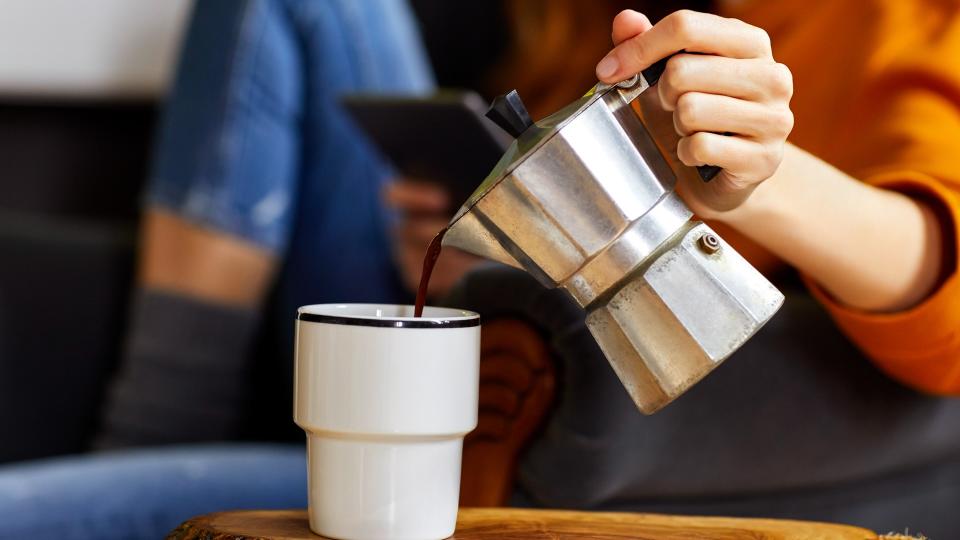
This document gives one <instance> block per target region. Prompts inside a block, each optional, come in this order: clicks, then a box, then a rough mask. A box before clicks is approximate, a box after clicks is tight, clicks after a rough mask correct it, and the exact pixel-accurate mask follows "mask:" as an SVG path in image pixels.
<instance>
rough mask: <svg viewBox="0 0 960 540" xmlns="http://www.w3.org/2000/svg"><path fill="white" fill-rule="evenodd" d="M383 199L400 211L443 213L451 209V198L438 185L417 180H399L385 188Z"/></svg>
mask: <svg viewBox="0 0 960 540" xmlns="http://www.w3.org/2000/svg"><path fill="white" fill-rule="evenodd" d="M383 199H384V202H386V204H387V205H388V206H391V207H393V208H396V209H399V210H406V211H419V212H443V211H446V210H448V209H449V205H450V197H449V196H448V195H447V192H446V191H445V190H444V189H443V188H441V187H440V186H438V185H436V184H432V183H429V182H419V181H415V180H398V181H396V182H391V183H389V184H387V185H386V186H385V187H384V190H383Z"/></svg>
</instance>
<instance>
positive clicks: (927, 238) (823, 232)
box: [710, 144, 943, 311]
mask: <svg viewBox="0 0 960 540" xmlns="http://www.w3.org/2000/svg"><path fill="white" fill-rule="evenodd" d="M710 217H712V218H714V219H717V220H719V221H722V222H725V223H727V224H728V225H730V226H732V227H733V228H735V229H737V230H738V231H739V232H741V233H742V234H744V235H745V236H747V237H749V238H751V239H752V240H754V241H756V242H757V243H759V244H760V245H762V246H764V247H765V248H767V249H768V250H770V251H771V252H773V253H774V254H776V255H777V256H778V257H780V258H782V259H783V260H785V261H786V262H788V263H790V264H791V265H793V266H794V267H796V268H798V269H799V270H800V271H802V272H804V273H805V274H807V275H808V276H810V277H811V278H813V279H814V280H815V281H817V282H818V283H819V284H820V285H822V286H823V287H824V288H825V289H826V290H827V291H828V292H829V293H830V294H831V295H833V296H834V298H836V299H837V300H838V301H840V302H842V303H844V304H846V305H848V306H851V307H854V308H858V309H863V310H868V311H897V310H903V309H906V308H909V307H911V306H913V305H915V304H917V303H919V302H920V301H921V300H923V299H924V298H925V297H926V296H928V295H929V294H930V292H931V291H932V290H933V289H934V288H935V287H936V285H937V279H938V277H939V274H940V268H941V258H942V256H943V254H942V247H941V246H942V244H941V235H942V232H941V230H940V224H939V222H938V221H937V218H936V216H935V215H934V213H933V212H932V211H931V210H930V209H929V208H927V207H926V206H925V205H923V204H922V203H920V202H918V201H916V200H913V199H911V198H909V197H907V196H906V195H902V194H899V193H896V192H892V191H887V190H882V189H878V188H875V187H872V186H868V185H866V184H864V183H862V182H859V181H858V180H856V179H854V178H851V177H850V176H848V175H846V174H844V173H843V172H841V171H839V170H837V169H835V168H833V167H832V166H830V165H828V164H827V163H825V162H823V161H821V160H820V159H818V158H816V157H815V156H812V155H810V154H808V153H806V152H804V151H803V150H800V149H799V148H797V147H795V146H793V145H789V144H788V145H787V147H786V151H785V154H784V159H783V162H782V164H781V165H780V168H779V169H778V171H777V173H776V174H774V176H772V177H771V178H770V179H769V180H767V181H766V182H764V183H762V184H761V185H759V186H758V187H757V189H756V190H755V192H754V193H753V195H752V196H751V197H750V198H749V199H747V201H746V202H745V203H744V204H743V205H741V206H740V207H739V208H737V209H735V210H732V211H730V212H725V213H721V214H718V215H716V216H710Z"/></svg>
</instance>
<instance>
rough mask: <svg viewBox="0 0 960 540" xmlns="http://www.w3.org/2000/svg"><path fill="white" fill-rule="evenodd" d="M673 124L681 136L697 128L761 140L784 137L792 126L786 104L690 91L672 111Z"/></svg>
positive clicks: (781, 138) (690, 133)
mask: <svg viewBox="0 0 960 540" xmlns="http://www.w3.org/2000/svg"><path fill="white" fill-rule="evenodd" d="M673 125H674V128H675V129H676V131H677V134H678V135H680V136H681V137H686V136H688V135H692V134H694V133H696V132H698V131H710V132H713V133H734V134H738V135H745V136H748V137H752V138H756V139H760V140H783V139H786V138H787V135H789V134H790V130H792V129H793V114H792V113H791V112H790V109H788V108H786V107H771V106H769V105H766V104H763V103H757V102H755V101H746V100H743V99H737V98H733V97H729V96H718V95H716V94H702V93H700V92H688V93H686V94H683V95H682V96H680V99H679V100H678V101H677V108H676V110H675V111H673Z"/></svg>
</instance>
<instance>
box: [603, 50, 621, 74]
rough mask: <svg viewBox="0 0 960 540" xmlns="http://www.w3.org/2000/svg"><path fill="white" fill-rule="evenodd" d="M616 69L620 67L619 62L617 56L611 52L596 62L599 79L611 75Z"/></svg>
mask: <svg viewBox="0 0 960 540" xmlns="http://www.w3.org/2000/svg"><path fill="white" fill-rule="evenodd" d="M618 69H620V62H618V61H617V57H616V56H614V55H612V54H608V55H607V56H606V57H604V59H603V60H601V61H600V63H599V64H597V77H598V78H600V79H606V78H607V77H612V76H613V74H614V73H616V72H617V70H618Z"/></svg>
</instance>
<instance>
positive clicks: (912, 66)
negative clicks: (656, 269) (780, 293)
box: [808, 16, 960, 395]
mask: <svg viewBox="0 0 960 540" xmlns="http://www.w3.org/2000/svg"><path fill="white" fill-rule="evenodd" d="M901 22H903V21H901ZM905 28H909V25H905V24H904V25H902V26H900V28H897V29H890V32H889V33H886V35H887V36H896V35H898V34H897V33H898V32H900V34H899V35H900V36H903V34H904V33H909V30H905ZM889 39H897V38H889ZM906 39H910V38H906ZM923 40H924V41H920V38H918V37H917V36H916V35H914V37H913V38H912V39H911V42H910V43H909V46H904V47H902V48H900V49H899V50H900V51H902V53H901V54H896V55H895V56H896V57H895V58H892V59H891V61H890V62H888V63H885V64H886V65H885V66H884V67H883V69H881V70H878V71H877V73H876V74H875V75H873V76H871V77H869V80H868V81H866V83H865V84H864V85H863V86H862V87H861V88H862V92H861V93H860V96H859V97H860V99H861V100H863V101H862V102H863V103H866V104H868V105H869V106H864V107H863V111H864V112H863V113H860V114H859V116H857V117H855V118H854V119H853V122H852V123H851V124H848V126H846V128H847V129H846V133H845V135H846V136H845V137H844V138H845V140H847V141H850V142H849V144H848V145H847V147H845V148H844V151H845V153H846V155H845V158H844V159H843V161H845V163H844V164H843V165H844V166H843V167H842V168H844V169H845V170H847V171H848V172H850V173H851V174H852V175H853V176H855V177H856V178H859V179H861V180H863V181H864V182H867V183H870V184H872V185H875V186H878V187H881V188H884V189H891V190H896V191H899V192H902V193H905V194H907V195H909V196H912V197H915V198H918V199H919V200H924V201H926V202H927V204H929V205H930V206H931V207H932V208H934V209H936V210H937V211H938V215H939V216H940V222H941V224H942V231H943V238H944V250H945V253H944V255H945V265H946V266H945V268H944V273H945V276H946V277H945V278H944V279H943V280H942V281H941V284H940V286H939V288H938V289H937V290H936V291H934V292H933V293H932V294H931V296H929V297H928V298H927V299H926V300H925V301H923V302H922V303H921V304H919V305H917V306H914V307H913V308H912V309H909V310H906V311H903V312H899V313H867V312H863V311H858V310H855V309H851V308H849V307H846V306H844V305H841V304H839V303H838V302H836V301H835V300H833V299H832V298H830V297H829V295H828V294H826V293H825V292H824V291H822V290H821V289H819V288H818V287H817V286H816V285H814V284H812V283H809V282H808V284H809V285H810V286H811V290H812V291H813V294H814V295H815V296H817V297H818V299H819V300H820V301H821V303H823V305H824V306H825V307H826V308H827V310H828V311H829V312H830V314H831V315H832V316H833V318H834V320H835V321H836V323H837V325H838V326H839V327H840V328H841V330H843V331H844V333H845V334H846V335H847V336H848V337H849V338H850V339H851V340H852V341H853V342H854V343H855V344H856V345H857V346H858V347H859V348H860V349H861V350H863V351H864V352H865V353H866V354H867V355H868V356H869V357H870V358H871V359H872V360H873V361H874V362H875V363H876V365H877V366H878V367H879V368H880V369H881V370H883V371H884V372H886V373H887V374H889V375H890V376H892V377H894V378H895V379H897V380H899V381H901V382H902V383H904V384H906V385H908V386H911V387H914V388H916V389H918V390H921V391H924V392H928V393H933V394H941V395H960V275H958V268H957V253H958V252H960V245H958V238H960V235H958V233H957V225H958V223H960V17H956V16H955V17H954V21H952V22H947V23H944V25H943V26H942V27H941V28H940V32H939V33H938V34H937V35H936V36H934V37H927V36H924V38H923ZM889 48H890V47H889V44H888V50H889Z"/></svg>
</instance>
